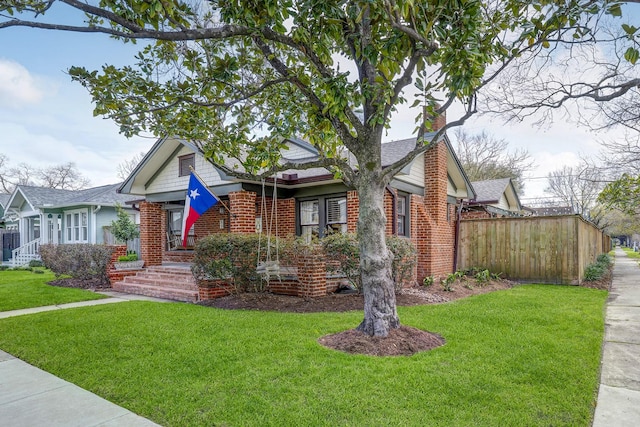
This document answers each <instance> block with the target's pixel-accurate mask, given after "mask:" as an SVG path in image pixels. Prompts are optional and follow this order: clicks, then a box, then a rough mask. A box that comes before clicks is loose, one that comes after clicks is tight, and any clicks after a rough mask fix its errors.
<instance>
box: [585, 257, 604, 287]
mask: <svg viewBox="0 0 640 427" xmlns="http://www.w3.org/2000/svg"><path fill="white" fill-rule="evenodd" d="M605 271H606V270H605V266H604V265H603V264H600V263H597V262H594V263H593V264H589V265H588V266H587V268H585V270H584V280H586V281H587V282H595V281H596V280H600V279H602V277H603V276H604V273H605Z"/></svg>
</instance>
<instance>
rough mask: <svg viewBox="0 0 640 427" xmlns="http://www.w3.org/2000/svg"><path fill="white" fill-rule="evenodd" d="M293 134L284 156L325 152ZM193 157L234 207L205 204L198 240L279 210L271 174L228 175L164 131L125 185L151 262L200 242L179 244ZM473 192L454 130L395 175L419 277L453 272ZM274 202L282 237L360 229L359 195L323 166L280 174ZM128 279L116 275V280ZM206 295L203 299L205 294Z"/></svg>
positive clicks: (402, 146)
mask: <svg viewBox="0 0 640 427" xmlns="http://www.w3.org/2000/svg"><path fill="white" fill-rule="evenodd" d="M434 135H435V133H432V134H430V135H426V137H427V138H428V137H429V136H431V137H433V136H434ZM286 143H287V146H288V150H286V151H284V152H283V157H284V158H285V160H286V159H295V160H298V161H300V160H301V159H306V158H313V157H314V156H316V155H317V152H316V150H315V149H314V148H313V147H312V146H311V145H310V144H308V143H307V142H305V141H302V140H299V139H293V138H292V139H290V140H288V141H286ZM414 145H415V139H405V140H400V141H393V142H388V143H385V144H383V146H382V154H383V165H390V164H392V163H393V162H394V161H396V160H398V159H400V158H401V157H402V156H403V155H404V154H406V153H407V152H408V151H409V150H411V149H412V147H413V146H414ZM190 166H191V167H192V168H194V170H195V171H196V172H197V173H198V175H199V176H200V177H201V178H202V179H203V181H204V182H205V183H206V184H207V185H208V186H209V188H210V189H211V190H212V191H213V192H214V194H216V195H217V196H218V197H219V198H220V199H221V200H222V201H223V202H224V203H225V204H226V205H227V206H228V208H229V211H230V212H228V211H227V210H226V209H225V208H224V207H222V206H221V205H216V206H214V207H213V208H212V209H210V210H209V211H207V212H206V213H205V214H204V215H202V216H201V217H200V218H199V219H198V220H197V221H196V223H195V225H194V227H193V228H192V231H191V234H193V238H190V239H189V240H190V241H193V240H196V239H198V238H200V237H202V236H205V235H209V234H212V233H253V232H256V231H257V230H259V229H260V227H261V226H262V224H263V223H264V224H267V223H268V221H269V220H270V218H269V217H268V216H269V215H270V213H271V212H270V210H267V211H265V210H264V208H263V197H264V198H265V199H266V200H264V201H265V202H266V205H267V206H271V202H272V201H273V199H272V197H273V187H274V182H273V180H271V181H269V182H266V184H265V185H262V184H261V183H260V182H255V181H243V180H240V179H237V178H234V177H231V176H227V175H226V174H224V173H223V172H222V171H220V170H218V169H216V168H215V167H214V166H212V165H211V164H210V163H208V162H206V161H205V159H204V158H203V157H202V156H201V155H199V154H198V153H197V150H196V149H195V147H193V145H192V144H190V143H189V142H186V141H182V140H179V139H175V138H162V139H160V140H158V141H157V142H156V143H155V145H154V146H153V147H152V148H151V150H150V151H149V152H148V153H147V155H146V156H145V157H144V158H143V160H142V161H141V162H140V164H139V165H138V166H137V167H136V169H135V170H134V171H133V172H132V174H131V175H130V176H129V177H128V178H127V180H126V181H124V183H123V184H122V186H121V187H120V189H119V192H121V193H125V194H130V195H136V196H138V197H139V199H138V200H137V201H136V202H135V207H136V208H137V209H139V210H140V240H141V254H140V255H141V258H142V259H143V260H144V261H145V265H146V266H147V267H154V266H160V265H162V264H163V263H164V264H168V263H179V262H189V261H190V260H191V259H192V256H193V252H192V251H189V250H184V248H182V247H175V246H174V245H172V242H173V241H174V240H178V239H176V236H177V237H178V238H180V232H181V223H182V213H183V207H184V199H185V192H186V188H187V185H188V179H189V174H190V168H189V167H190ZM263 190H264V191H263ZM473 198H475V193H474V190H473V187H472V186H471V184H470V182H469V180H468V178H467V177H466V174H465V172H464V171H463V169H462V167H461V165H460V163H459V160H458V159H457V157H456V155H455V153H454V151H453V149H452V147H451V144H450V142H449V140H448V138H447V137H446V135H445V136H443V137H442V138H441V139H440V140H439V141H438V143H436V144H434V146H433V147H432V148H431V149H429V150H428V151H427V152H426V153H425V154H423V155H421V156H419V157H417V158H416V159H415V160H414V161H413V162H412V163H411V164H409V165H408V166H407V167H405V168H404V169H403V170H402V171H401V172H400V173H399V174H398V175H397V176H396V177H395V179H394V180H392V182H391V183H390V185H389V186H388V188H387V192H386V196H385V206H386V213H387V230H386V231H387V233H388V234H394V235H398V236H405V237H406V238H408V239H411V241H412V242H413V243H414V244H415V246H416V248H417V249H418V254H419V255H418V265H417V269H416V272H415V273H416V274H415V276H416V277H415V279H416V280H422V278H424V277H425V276H429V275H435V276H442V275H446V274H448V273H451V272H452V271H453V266H454V252H455V248H454V246H455V230H456V221H457V219H458V216H457V213H458V207H459V205H460V203H461V202H462V200H464V199H473ZM276 201H277V203H276V205H277V208H276V211H277V222H276V225H275V226H274V227H273V228H272V229H271V232H272V233H275V232H276V231H275V230H277V234H278V235H279V236H281V237H284V236H291V235H298V236H305V235H310V234H315V235H318V236H319V237H322V236H323V234H324V233H325V231H326V230H328V229H332V230H335V231H341V232H355V231H356V224H357V217H358V195H357V193H356V192H355V191H353V190H351V189H349V188H347V187H346V186H345V185H344V183H342V182H341V181H340V180H338V179H335V178H334V176H333V175H332V174H331V173H329V171H327V170H325V169H320V168H316V169H309V170H298V171H285V172H283V173H278V175H277V177H276ZM269 209H270V208H269ZM263 216H264V217H265V218H262V217H263ZM263 231H264V230H263ZM298 275H299V276H301V275H302V273H301V272H300V271H299V272H298ZM311 276H313V274H311ZM120 279H121V277H115V278H113V279H112V282H113V281H114V280H120ZM322 289H324V288H322ZM321 292H325V293H326V291H321ZM294 293H295V292H294ZM317 294H318V293H317V292H315V293H314V292H312V293H306V294H305V295H317ZM154 295H156V294H154ZM209 296H211V295H209ZM209 296H204V298H208V297H209ZM199 298H200V299H202V298H203V295H202V293H201V294H200V296H199Z"/></svg>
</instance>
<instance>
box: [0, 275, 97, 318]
mask: <svg viewBox="0 0 640 427" xmlns="http://www.w3.org/2000/svg"><path fill="white" fill-rule="evenodd" d="M54 278H55V276H54V275H53V273H51V272H50V271H48V270H45V272H44V274H35V273H33V272H31V271H26V270H3V271H0V311H9V310H18V309H21V308H31V307H42V306H44V305H56V304H64V303H67V302H77V301H87V300H93V299H100V298H105V296H104V295H100V294H96V293H94V292H90V291H85V290H82V289H71V288H60V287H56V286H50V285H47V282H49V281H51V280H53V279H54Z"/></svg>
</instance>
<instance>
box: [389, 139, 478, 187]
mask: <svg viewBox="0 0 640 427" xmlns="http://www.w3.org/2000/svg"><path fill="white" fill-rule="evenodd" d="M436 134H437V132H429V133H426V134H425V135H424V139H426V140H427V141H430V140H433V138H434V137H435V136H436ZM441 138H442V139H440V141H438V143H442V144H445V147H446V148H447V172H448V174H449V180H450V181H451V184H453V187H454V188H464V189H466V193H467V197H465V198H468V199H474V198H475V197H476V193H475V188H474V187H473V185H472V184H471V182H470V181H469V178H468V177H467V174H466V172H465V171H464V169H463V167H462V164H461V163H460V159H458V156H457V155H456V153H455V151H454V149H453V147H452V146H451V142H450V141H449V138H448V137H447V135H446V134H445V135H443V136H442V137H441ZM416 141H417V138H415V137H413V138H407V139H401V140H397V141H391V142H385V143H383V144H382V152H381V156H382V166H389V165H391V164H393V163H395V162H397V161H398V160H400V159H402V158H403V157H404V156H405V155H406V154H407V153H409V152H410V151H411V150H413V149H414V148H415V146H416ZM418 158H420V157H419V156H418ZM418 158H416V159H414V162H415V161H416V160H418ZM409 167H410V165H409ZM409 167H407V168H405V170H408V169H409Z"/></svg>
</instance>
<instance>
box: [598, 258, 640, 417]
mask: <svg viewBox="0 0 640 427" xmlns="http://www.w3.org/2000/svg"><path fill="white" fill-rule="evenodd" d="M601 364H602V365H601V369H602V372H601V374H600V389H599V391H598V402H597V406H596V411H595V416H594V420H593V427H611V426H616V427H625V426H629V427H632V426H633V427H636V426H639V425H640V266H639V265H638V260H634V259H631V258H629V257H628V256H627V255H626V253H625V252H624V251H623V250H622V249H620V248H616V261H615V266H614V268H613V283H612V286H611V292H610V294H609V300H608V301H607V314H606V318H605V337H604V345H603V350H602V362H601Z"/></svg>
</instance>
